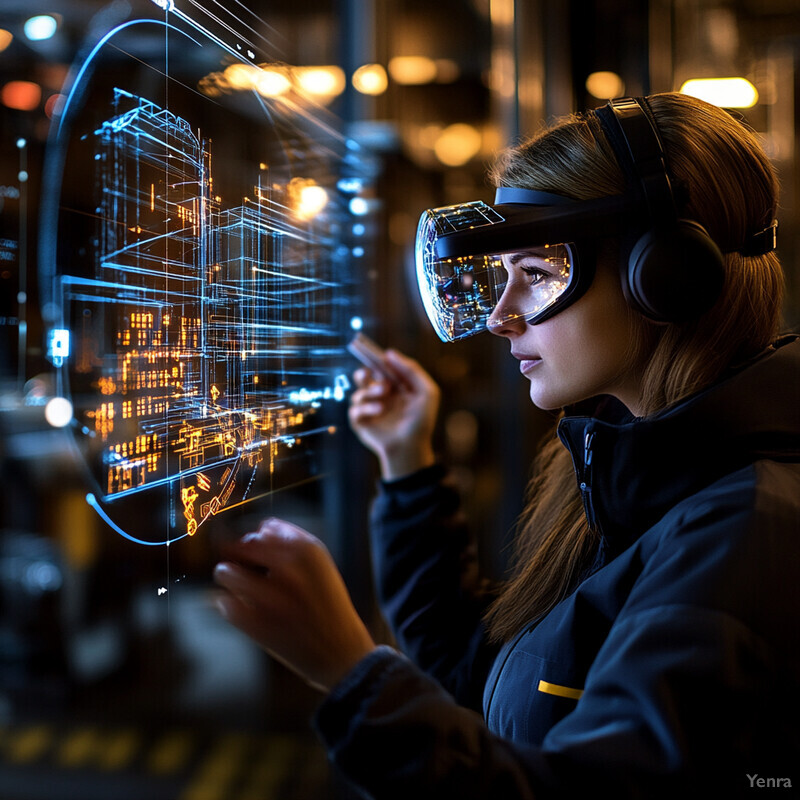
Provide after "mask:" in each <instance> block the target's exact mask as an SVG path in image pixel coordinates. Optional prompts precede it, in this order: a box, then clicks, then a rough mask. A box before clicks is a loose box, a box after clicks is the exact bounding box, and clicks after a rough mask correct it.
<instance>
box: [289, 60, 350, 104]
mask: <svg viewBox="0 0 800 800" xmlns="http://www.w3.org/2000/svg"><path fill="white" fill-rule="evenodd" d="M292 73H293V76H294V79H295V80H296V81H297V83H298V85H299V86H300V88H301V89H302V90H303V91H304V92H306V93H307V94H310V95H314V96H315V97H336V96H337V95H340V94H341V93H342V92H343V91H344V87H345V77H344V72H343V71H342V70H341V68H340V67H295V68H294V69H293V70H292Z"/></svg>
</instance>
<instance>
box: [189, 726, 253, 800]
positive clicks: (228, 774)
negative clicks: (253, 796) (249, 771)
mask: <svg viewBox="0 0 800 800" xmlns="http://www.w3.org/2000/svg"><path fill="white" fill-rule="evenodd" d="M249 743H250V738H249V737H248V736H245V735H244V734H231V735H229V736H223V737H222V738H221V739H219V740H218V741H217V743H216V746H215V747H214V749H213V750H212V751H211V753H209V755H208V756H207V757H206V758H205V759H204V760H203V763H202V765H201V767H200V769H198V771H197V772H196V774H195V775H194V777H193V779H192V780H191V782H190V783H189V785H188V786H187V787H186V789H185V790H184V791H183V793H182V794H181V796H180V800H227V798H228V795H229V785H230V783H231V782H232V781H233V779H234V778H235V777H236V776H237V775H238V774H239V772H240V770H241V769H242V766H243V764H244V760H245V755H246V750H247V748H248V744H249Z"/></svg>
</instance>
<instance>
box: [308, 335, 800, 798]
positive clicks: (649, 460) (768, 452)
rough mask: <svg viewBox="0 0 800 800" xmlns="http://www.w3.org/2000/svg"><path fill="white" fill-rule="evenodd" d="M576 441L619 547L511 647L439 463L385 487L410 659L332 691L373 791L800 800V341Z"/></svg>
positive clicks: (337, 749)
mask: <svg viewBox="0 0 800 800" xmlns="http://www.w3.org/2000/svg"><path fill="white" fill-rule="evenodd" d="M606 405H608V404H606ZM558 433H559V436H560V438H561V439H562V441H563V442H564V444H565V445H566V446H567V447H568V448H569V450H570V452H571V454H572V458H573V462H574V465H575V470H576V476H577V480H578V483H579V485H580V486H581V488H582V491H583V495H584V501H585V506H586V511H587V516H588V518H589V520H590V522H591V523H592V524H593V525H594V526H595V527H596V529H597V530H598V531H599V532H600V534H601V544H600V546H599V549H598V552H597V554H596V559H595V561H594V564H593V565H592V567H591V569H589V570H588V571H587V573H586V574H584V575H583V576H582V578H581V580H580V581H579V583H578V585H577V586H576V587H575V589H574V591H572V592H571V593H570V594H569V596H568V597H567V598H566V599H564V600H563V601H562V602H561V603H559V604H558V605H557V606H556V607H555V608H554V609H553V610H552V611H551V612H550V613H548V614H547V615H545V616H544V617H543V618H541V619H539V620H532V621H531V624H530V625H529V626H528V627H526V628H525V629H524V630H523V631H521V632H520V633H519V635H518V636H517V637H516V638H515V639H514V640H513V641H511V642H509V643H508V644H506V645H505V646H504V647H503V648H502V649H501V650H500V651H499V652H497V651H496V650H495V649H493V648H492V647H490V646H487V644H486V641H485V637H484V630H483V627H482V623H481V613H482V606H481V603H480V601H479V600H478V599H477V598H476V597H474V596H473V595H472V594H470V592H469V591H468V589H467V588H466V587H465V584H464V580H463V562H462V561H461V559H462V553H463V552H464V550H465V548H466V546H467V534H466V531H465V528H464V525H463V524H462V523H461V521H460V520H459V519H458V517H457V499H456V494H455V492H454V490H452V489H451V488H449V487H448V486H447V485H446V483H445V482H444V481H443V480H442V479H443V471H442V470H441V469H440V468H438V467H437V468H431V469H428V470H424V471H422V472H420V473H417V474H415V475H412V476H409V477H407V478H404V479H402V480H399V481H396V482H394V483H390V484H387V485H384V487H383V489H382V492H381V495H380V496H379V498H378V500H377V502H376V507H375V513H374V525H373V533H374V537H373V548H374V558H375V566H376V575H377V583H378V587H379V597H380V600H381V603H382V606H383V608H384V611H385V613H386V616H387V619H388V620H389V622H390V623H391V625H392V627H393V629H394V631H395V633H396V636H397V640H398V643H399V645H400V646H401V647H402V649H403V650H404V651H405V652H406V653H407V654H408V656H409V657H410V660H407V659H406V658H405V657H403V656H401V655H400V654H398V653H397V652H395V651H394V650H391V649H389V648H379V649H378V650H377V651H376V652H375V653H373V654H372V655H371V656H369V657H367V658H366V659H365V660H364V661H362V662H361V663H360V664H359V665H358V666H357V667H356V668H355V669H354V670H353V671H352V672H351V674H349V675H348V676H347V677H346V678H345V680H344V681H343V682H342V683H341V684H340V685H339V686H338V687H336V688H335V690H334V691H333V692H332V693H331V695H330V696H329V697H328V698H327V699H326V701H325V702H324V703H323V705H322V707H321V708H320V709H319V712H318V715H317V718H316V721H315V724H316V727H317V730H318V732H319V734H320V736H321V737H322V739H323V740H324V742H325V743H326V745H327V747H328V748H329V752H330V754H331V757H332V758H333V760H334V761H335V762H336V763H337V764H338V765H339V767H340V768H341V770H342V771H343V772H344V773H345V775H347V776H348V777H349V778H350V780H351V781H352V782H353V783H355V784H356V785H358V786H360V787H362V788H363V789H365V790H367V791H368V792H370V793H371V794H373V795H374V796H375V797H376V798H395V797H396V798H400V797H403V798H428V797H430V798H504V799H507V800H513V799H514V798H551V797H553V798H554V797H582V796H585V795H587V794H588V793H589V792H592V793H593V794H594V793H598V794H600V795H601V796H602V794H603V793H606V792H607V793H611V794H612V795H613V796H615V797H626V798H627V797H646V798H653V797H676V796H679V793H680V794H682V795H684V796H685V797H694V796H699V795H700V793H701V792H707V793H708V796H715V797H730V796H734V795H737V794H742V795H744V796H751V797H752V792H753V790H754V789H755V788H765V787H770V788H772V787H774V788H775V789H778V788H780V789H787V788H788V787H787V783H786V781H787V780H788V781H790V782H791V787H792V788H791V789H790V790H789V791H788V793H787V796H791V795H792V794H794V793H795V792H798V793H800V769H798V766H799V765H800V720H799V718H798V714H800V463H799V462H800V342H798V341H796V340H795V339H794V338H793V337H790V338H787V339H784V340H782V341H781V342H779V343H778V345H777V346H776V347H775V348H773V349H771V350H770V352H769V353H767V354H764V355H763V356H762V357H761V358H759V359H758V360H756V361H755V362H753V363H752V364H750V365H748V366H746V367H744V368H742V369H740V370H739V371H737V372H735V373H734V374H732V375H730V376H729V377H727V378H726V379H725V380H723V381H721V382H720V383H719V384H717V385H716V386H714V387H712V388H711V389H709V390H707V391H704V392H702V393H700V394H698V395H696V396H694V397H692V398H690V399H688V400H686V401H684V402H682V403H680V404H678V405H677V406H675V407H673V408H670V409H668V410H666V411H664V412H662V413H660V414H658V415H656V416H655V417H653V418H649V419H644V420H634V419H627V420H622V421H616V422H613V421H609V419H608V418H602V419H601V418H599V417H598V416H570V417H566V418H564V419H563V420H562V421H561V423H560V425H559V431H558ZM412 661H413V662H414V663H412ZM470 709H474V710H470ZM478 710H480V711H481V712H482V714H481V715H479V714H478V713H475V712H476V711H478ZM759 781H771V783H759ZM778 781H780V782H778ZM778 796H781V795H780V793H778Z"/></svg>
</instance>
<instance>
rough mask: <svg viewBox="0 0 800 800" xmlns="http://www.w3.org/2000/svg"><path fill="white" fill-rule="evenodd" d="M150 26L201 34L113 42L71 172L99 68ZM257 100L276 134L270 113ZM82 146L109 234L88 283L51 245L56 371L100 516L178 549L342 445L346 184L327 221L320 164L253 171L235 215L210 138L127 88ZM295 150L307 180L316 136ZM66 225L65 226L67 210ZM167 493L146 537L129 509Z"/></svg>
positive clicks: (62, 125) (75, 106)
mask: <svg viewBox="0 0 800 800" xmlns="http://www.w3.org/2000/svg"><path fill="white" fill-rule="evenodd" d="M176 13H177V12H176ZM182 19H183V21H184V22H189V23H191V20H189V18H188V17H186V16H185V15H182ZM137 24H148V25H153V24H155V25H161V26H164V28H165V29H167V30H172V31H175V32H177V33H179V34H181V35H182V36H188V34H186V33H185V32H184V31H179V30H176V29H175V28H174V27H173V26H171V25H168V24H167V23H165V22H159V21H157V20H152V19H144V20H140V19H137V20H132V21H128V22H125V23H123V24H122V25H119V26H117V27H116V28H114V30H112V31H110V32H109V33H107V34H106V35H104V36H103V37H102V39H101V40H100V41H99V42H98V44H97V45H95V47H94V48H93V49H92V50H91V52H90V53H89V55H88V57H87V59H86V60H85V61H84V63H83V64H82V65H81V67H80V69H79V70H78V71H77V72H76V78H75V81H74V82H73V84H72V89H71V91H70V93H69V96H68V98H67V101H66V103H65V107H64V110H63V113H62V117H61V119H60V121H59V125H58V134H57V142H56V146H57V147H58V148H59V153H60V157H61V159H62V168H63V169H66V168H67V167H66V162H67V158H66V152H67V142H66V141H65V139H66V138H67V137H69V136H70V135H71V130H70V129H71V127H76V122H77V120H76V116H77V113H78V110H79V106H80V103H81V102H82V98H81V95H82V94H85V93H86V92H87V91H88V90H87V88H86V87H85V86H84V85H83V82H85V81H86V80H88V79H89V77H90V76H91V73H92V62H93V61H94V60H95V59H96V58H97V57H98V54H100V53H101V52H102V49H103V47H105V46H107V45H109V43H110V42H111V41H112V39H113V37H114V36H115V35H117V34H119V33H120V32H121V31H123V30H126V29H129V28H130V27H132V26H134V25H137ZM191 24H193V23H191ZM194 27H196V28H197V30H198V31H199V32H200V33H201V34H203V35H204V36H209V37H210V38H212V39H213V40H214V41H215V43H217V44H218V45H220V47H222V49H223V50H224V51H225V52H227V53H229V54H230V55H233V56H236V57H237V58H240V56H239V55H238V54H237V53H236V52H235V50H234V49H233V48H231V47H230V46H228V45H226V44H224V43H223V42H221V41H220V40H219V39H217V38H216V37H213V36H212V35H211V34H209V33H208V31H206V30H204V29H202V28H199V27H197V26H194ZM188 38H189V39H190V40H191V41H192V42H193V43H194V44H196V45H198V46H200V43H199V42H197V41H196V40H195V39H193V38H192V37H188ZM250 55H252V53H251V54H250ZM253 100H254V102H256V103H257V104H258V105H259V106H260V107H261V108H262V110H263V111H264V113H265V114H266V117H267V119H269V120H271V117H270V111H269V109H268V108H267V107H266V105H265V104H264V102H263V99H261V98H258V97H253ZM68 115H69V118H68ZM320 127H325V130H326V135H330V133H331V131H330V129H329V128H328V127H327V126H322V125H320ZM81 133H82V136H81V137H80V142H81V143H80V146H79V147H78V146H74V147H73V152H71V155H70V157H71V158H72V157H73V156H74V153H75V152H78V153H79V154H80V153H82V154H83V156H84V157H85V158H86V159H87V163H89V164H91V172H92V175H91V176H87V177H90V180H89V181H87V183H88V184H89V191H93V192H94V195H93V200H94V202H95V206H94V207H93V209H92V211H93V213H92V214H90V215H85V216H93V217H94V218H95V220H96V221H95V222H94V223H93V224H94V231H93V232H94V236H93V245H94V246H93V248H92V253H91V256H90V257H89V258H87V260H86V264H85V265H84V269H83V270H82V271H81V270H73V269H70V272H73V271H76V272H78V273H80V274H64V272H65V270H64V269H63V268H60V269H57V268H56V261H57V260H59V261H63V257H62V256H61V255H60V254H58V255H57V254H56V252H55V251H56V249H57V248H56V246H55V245H54V244H53V241H52V239H50V241H49V242H48V243H45V244H49V250H50V252H49V256H48V257H45V258H44V260H43V272H46V271H47V270H48V269H49V270H50V271H51V273H52V274H51V279H52V282H51V286H52V298H51V301H52V306H53V307H55V308H57V309H58V313H57V321H55V322H54V324H53V328H52V330H51V335H50V356H51V358H52V360H53V362H54V363H55V364H56V365H57V366H58V367H59V381H60V382H62V387H63V391H64V393H65V394H67V393H70V394H71V395H72V399H73V404H74V406H75V408H76V421H75V425H74V430H75V436H76V441H77V443H78V445H79V449H80V450H81V453H82V456H83V457H84V459H85V461H86V463H87V465H88V467H89V471H90V473H91V475H92V478H93V480H94V483H95V486H96V487H97V490H96V491H95V492H90V493H89V494H87V497H86V499H87V502H88V503H89V505H90V506H91V507H92V508H94V509H95V510H96V511H97V513H98V514H99V515H100V516H101V518H102V519H103V520H104V521H105V522H106V523H107V524H108V525H109V526H110V527H112V528H113V529H114V530H115V531H117V532H118V533H120V534H121V535H122V536H124V537H125V538H127V539H128V540H130V541H133V542H136V543H138V544H147V545H165V544H170V543H172V542H175V541H178V540H180V539H182V538H184V537H186V536H190V535H192V534H194V533H195V532H196V531H197V529H198V528H199V526H200V525H202V524H203V522H205V521H206V520H208V519H209V518H210V517H212V516H214V515H216V514H218V513H220V512H221V511H223V510H225V509H227V508H231V507H233V506H236V505H240V504H241V503H242V502H245V501H246V500H248V499H251V498H252V495H253V493H254V489H253V487H254V484H255V480H256V475H257V473H258V472H259V471H261V472H262V473H266V474H267V475H269V476H270V480H272V476H274V475H275V473H276V470H277V468H278V466H279V465H280V464H282V463H284V462H285V460H286V459H287V458H288V457H290V456H293V455H294V453H295V452H296V451H298V450H302V448H303V446H304V445H305V444H306V442H307V441H308V440H309V438H311V439H313V438H314V437H318V436H320V435H325V434H328V433H332V432H333V428H332V427H331V426H330V425H329V424H326V423H325V422H324V420H322V419H320V416H324V406H326V405H327V404H329V403H331V402H332V403H336V402H338V401H341V400H342V399H343V398H344V396H345V392H346V390H347V389H349V382H348V380H347V378H346V376H345V375H344V374H343V373H342V372H341V366H340V365H339V362H340V361H341V360H343V354H344V346H343V345H344V341H343V340H344V336H345V330H346V324H345V320H346V319H347V318H348V316H349V315H348V313H347V312H348V308H347V304H348V300H347V289H348V285H349V283H351V281H350V280H349V277H348V269H349V262H350V259H349V258H348V250H347V248H346V247H343V245H342V241H341V231H342V230H343V229H345V228H346V227H347V226H346V223H347V219H346V215H347V211H346V209H347V203H346V202H344V201H341V202H337V198H336V196H335V184H336V181H335V177H334V178H331V176H330V175H329V174H328V173H324V170H323V171H322V172H320V173H319V174H318V175H316V177H317V178H318V179H319V182H320V183H322V184H323V185H324V182H325V180H333V187H334V190H333V191H332V190H330V189H328V196H329V203H328V206H327V208H326V209H325V211H324V212H323V213H320V214H319V215H318V216H316V217H313V218H304V217H303V216H302V215H300V216H299V215H298V214H297V213H296V204H295V201H296V192H297V184H298V181H299V185H300V186H301V187H302V186H305V185H309V184H313V185H318V181H317V180H315V179H314V174H315V173H314V170H315V169H317V170H319V167H318V163H319V161H320V158H319V153H313V156H314V158H313V159H311V161H313V165H312V166H311V167H308V168H307V172H306V173H304V174H303V177H302V178H298V177H296V176H295V177H293V178H288V177H287V176H286V175H280V174H278V173H274V174H273V172H272V170H271V167H270V165H269V164H265V163H263V162H262V163H258V162H255V163H254V164H253V166H252V176H251V180H250V182H249V189H248V196H241V197H240V198H239V200H238V202H235V203H234V204H231V203H230V201H229V200H228V199H227V198H223V197H222V196H220V195H219V194H217V188H216V187H215V183H214V178H215V176H214V171H213V170H212V164H213V160H212V151H213V147H212V145H211V142H210V141H209V140H208V139H206V138H204V135H203V133H202V131H201V130H200V129H199V128H198V127H197V126H196V125H194V124H193V123H192V122H191V120H190V119H185V118H183V117H182V116H179V115H178V114H176V113H174V112H173V111H171V110H170V109H169V108H166V107H163V106H162V105H160V104H159V103H157V102H155V101H153V100H152V99H148V98H147V97H143V96H140V95H137V94H135V93H134V92H131V91H128V90H127V89H123V88H120V87H115V88H114V90H113V99H111V98H110V99H109V106H108V112H107V114H106V115H105V116H102V115H101V118H100V120H99V122H98V121H94V122H93V123H92V125H91V130H89V131H87V130H84V131H81ZM291 135H292V148H293V153H294V155H295V162H296V163H295V164H293V168H295V169H302V160H299V162H298V159H297V157H296V156H297V153H298V152H299V150H301V149H302V148H299V149H298V147H299V146H298V140H299V138H302V137H300V136H299V133H298V132H297V131H296V130H294V131H293V132H292V134H291ZM81 148H82V149H81ZM325 150H326V151H327V152H329V154H330V153H333V152H334V150H335V148H332V147H331V145H330V144H329V143H326V145H325ZM298 163H300V166H299V167H298V165H297V164H298ZM279 172H280V170H279ZM309 173H310V176H309ZM323 173H324V174H323ZM58 178H59V182H58V183H57V184H56V186H58V187H60V186H61V182H60V178H61V174H60V173H59V175H58ZM59 191H60V188H59V189H56V191H55V195H56V196H58V194H59ZM229 194H230V193H229ZM55 207H56V208H57V202H56V203H55ZM62 215H63V213H62ZM55 218H56V219H59V221H60V222H61V224H62V227H63V220H61V219H60V218H59V217H58V211H56V216H55ZM43 219H44V218H43ZM51 221H52V218H51ZM61 235H62V234H61V233H59V236H61ZM62 249H63V248H62ZM43 250H45V251H46V250H47V247H44V248H43ZM54 316H55V315H54ZM337 365H338V366H337ZM159 487H160V489H161V490H162V491H166V492H167V493H169V497H170V502H169V504H168V505H169V508H170V509H171V512H170V513H171V520H170V527H171V529H172V530H171V532H170V535H169V536H168V537H166V538H163V539H162V540H161V541H157V542H153V541H147V540H146V539H143V538H141V537H139V536H135V535H133V534H132V533H131V532H130V530H129V529H128V527H129V526H128V525H127V524H126V523H124V522H123V523H121V522H120V521H119V519H118V515H117V514H116V513H115V511H114V508H115V506H116V505H117V504H120V503H121V504H122V505H124V504H125V502H126V501H129V500H130V499H131V498H133V497H134V496H141V495H143V493H151V494H152V492H153V490H155V489H158V488H159ZM255 494H258V492H255ZM259 496H262V495H259ZM128 507H130V504H129V505H128ZM128 513H129V512H128ZM172 532H174V535H172Z"/></svg>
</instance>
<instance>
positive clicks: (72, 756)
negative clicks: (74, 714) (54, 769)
mask: <svg viewBox="0 0 800 800" xmlns="http://www.w3.org/2000/svg"><path fill="white" fill-rule="evenodd" d="M99 742H100V736H99V733H98V731H97V729H96V728H77V729H76V730H74V731H71V732H70V733H68V734H67V735H66V736H65V738H64V739H62V741H61V743H60V744H59V746H58V750H57V751H56V763H58V764H59V765H60V766H62V767H80V766H83V765H84V764H88V763H90V762H91V763H93V762H94V757H95V756H96V755H97V749H98V743H99Z"/></svg>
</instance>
